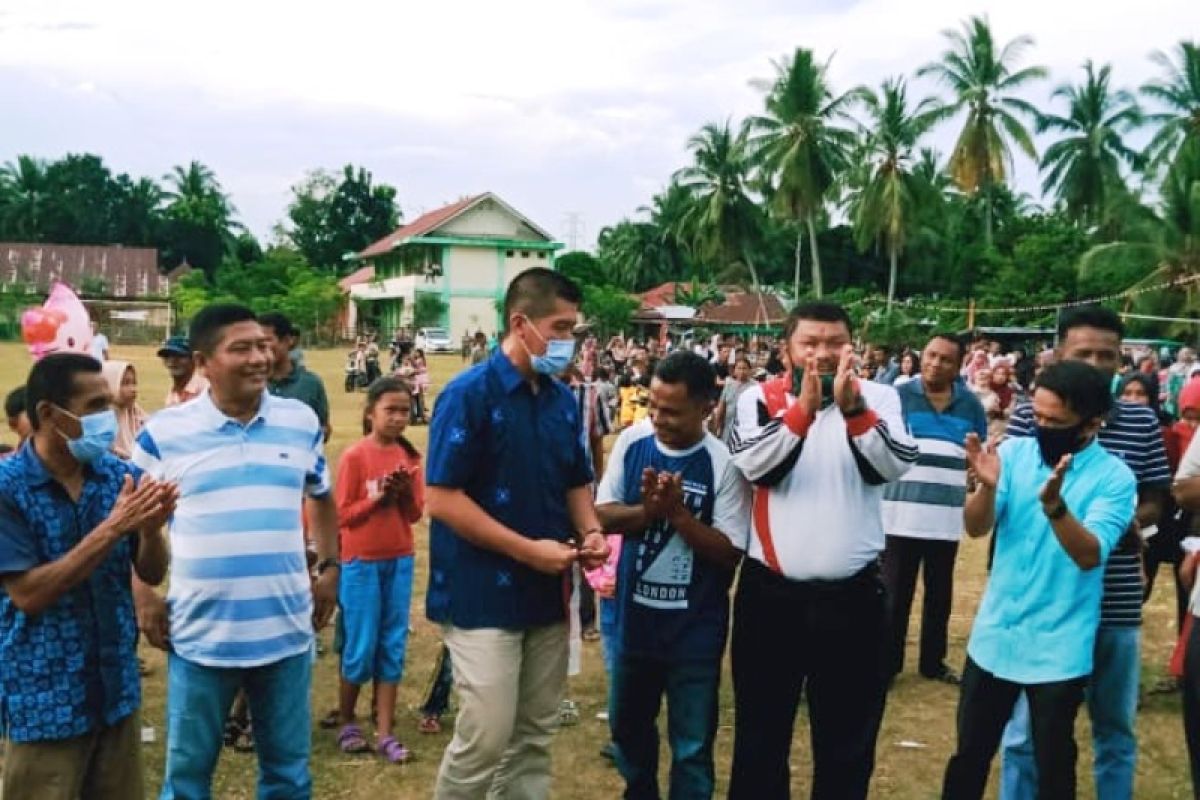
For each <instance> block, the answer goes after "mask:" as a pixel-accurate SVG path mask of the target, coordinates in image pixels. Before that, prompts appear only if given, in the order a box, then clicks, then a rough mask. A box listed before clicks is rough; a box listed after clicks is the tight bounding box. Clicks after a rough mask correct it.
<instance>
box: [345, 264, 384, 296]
mask: <svg viewBox="0 0 1200 800" xmlns="http://www.w3.org/2000/svg"><path fill="white" fill-rule="evenodd" d="M373 280H375V268H374V267H372V266H370V265H368V266H365V267H361V268H359V269H356V270H354V272H351V273H350V274H349V275H347V276H346V277H344V278H342V279H341V280H340V281H338V286H339V287H341V289H342V291H343V292H349V291H350V287H351V286H357V285H358V284H360V283H370V282H371V281H373Z"/></svg>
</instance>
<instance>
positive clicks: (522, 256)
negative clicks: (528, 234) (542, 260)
mask: <svg viewBox="0 0 1200 800" xmlns="http://www.w3.org/2000/svg"><path fill="white" fill-rule="evenodd" d="M521 258H529V251H528V250H522V251H521Z"/></svg>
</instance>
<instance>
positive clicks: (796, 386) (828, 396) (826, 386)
mask: <svg viewBox="0 0 1200 800" xmlns="http://www.w3.org/2000/svg"><path fill="white" fill-rule="evenodd" d="M819 377H820V379H821V408H828V407H829V406H831V405H833V381H834V378H836V377H837V376H836V375H821V376H819ZM803 385H804V367H792V394H794V395H795V396H796V397H799V396H800V387H801V386H803Z"/></svg>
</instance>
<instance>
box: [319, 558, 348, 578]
mask: <svg viewBox="0 0 1200 800" xmlns="http://www.w3.org/2000/svg"><path fill="white" fill-rule="evenodd" d="M330 567H337V568H338V569H341V568H342V564H341V562H339V561H338V560H337V559H336V558H327V559H325V560H324V561H321V562H320V563H318V564H317V574H318V575H324V574H325V570H327V569H329V568H330Z"/></svg>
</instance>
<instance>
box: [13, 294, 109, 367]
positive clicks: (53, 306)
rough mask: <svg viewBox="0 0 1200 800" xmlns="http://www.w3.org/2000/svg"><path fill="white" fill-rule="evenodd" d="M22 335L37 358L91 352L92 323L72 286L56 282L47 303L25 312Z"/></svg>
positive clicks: (36, 359)
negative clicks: (53, 354) (57, 354)
mask: <svg viewBox="0 0 1200 800" xmlns="http://www.w3.org/2000/svg"><path fill="white" fill-rule="evenodd" d="M21 336H22V337H23V338H24V339H25V344H27V345H28V346H29V354H30V355H31V356H33V360H34V361H38V360H39V359H41V358H42V357H43V356H46V355H49V354H50V353H67V352H75V353H87V352H88V348H89V347H90V346H91V343H92V322H91V318H90V317H89V316H88V312H87V309H86V308H84V305H83V303H81V302H80V301H79V298H78V297H77V296H76V295H75V292H73V291H71V287H70V286H67V285H66V284H65V283H55V284H54V286H53V287H52V288H51V289H50V296H49V297H47V298H46V302H45V303H43V304H42V305H41V306H39V307H37V308H27V309H25V311H24V313H22V314H21Z"/></svg>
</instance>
